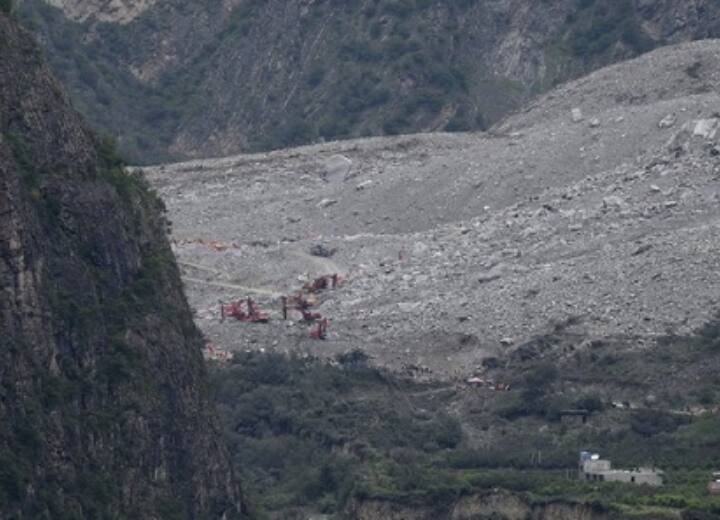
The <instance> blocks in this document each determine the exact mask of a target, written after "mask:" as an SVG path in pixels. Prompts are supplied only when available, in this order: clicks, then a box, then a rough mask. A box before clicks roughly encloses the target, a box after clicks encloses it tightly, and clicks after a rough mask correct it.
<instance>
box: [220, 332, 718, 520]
mask: <svg viewBox="0 0 720 520" xmlns="http://www.w3.org/2000/svg"><path fill="white" fill-rule="evenodd" d="M719 341H720V327H718V325H717V323H713V324H710V325H708V326H707V327H705V328H704V329H703V330H702V331H699V333H698V334H697V335H696V336H692V337H672V338H667V339H666V340H664V341H661V342H660V343H659V344H658V345H657V347H656V349H655V350H654V356H653V357H657V361H656V363H658V364H662V363H665V364H669V365H670V366H671V368H672V369H673V370H678V373H679V374H683V373H684V372H683V370H684V368H683V367H690V366H693V365H695V366H696V365H697V363H698V362H699V360H702V359H704V360H705V362H706V363H708V364H710V365H712V366H714V364H715V363H716V362H717V360H718V359H720V348H718V344H719V343H718V342H719ZM603 348H606V347H601V346H598V347H597V349H599V351H602V349H603ZM605 355H609V354H605ZM615 355H616V356H619V354H617V353H616V354H615ZM635 356H636V354H627V355H626V358H625V359H619V361H617V363H618V364H619V365H621V366H623V367H624V369H623V370H624V371H623V373H624V377H626V378H627V377H631V378H632V377H634V375H637V376H638V377H644V376H643V374H644V373H646V372H647V373H652V372H654V371H656V369H657V365H656V364H655V363H653V362H651V363H650V364H649V366H645V365H648V364H647V353H646V352H645V353H643V357H644V360H641V359H640V358H639V356H638V357H637V358H636V357H635ZM683 360H684V361H683ZM365 361H366V360H365V358H364V356H363V355H362V354H361V353H358V352H356V353H352V354H350V355H346V356H342V357H341V358H339V359H338V360H337V363H334V364H328V363H325V362H321V361H319V360H314V359H301V358H294V357H293V358H285V357H283V356H280V355H274V354H262V355H261V354H249V353H248V354H238V355H236V357H235V359H234V361H233V363H232V364H231V365H230V366H228V367H222V366H217V367H215V368H214V370H213V371H212V378H213V386H214V388H215V393H216V399H217V402H218V405H219V408H220V415H221V417H222V420H223V425H224V431H225V435H226V438H227V439H228V441H229V443H230V447H231V452H232V454H233V457H234V460H235V465H236V470H237V471H238V473H239V474H240V476H241V478H242V479H243V482H244V483H245V485H246V489H247V490H248V492H249V494H250V496H251V499H253V500H254V501H255V502H256V503H257V505H258V506H259V507H260V509H264V510H269V511H273V510H290V509H292V508H303V507H305V508H310V509H315V510H318V511H321V512H325V513H328V514H332V513H337V512H339V511H341V510H342V509H343V508H344V507H345V506H346V504H347V502H348V500H349V499H350V498H353V497H355V498H358V497H359V498H386V499H392V500H398V501H405V500H412V501H416V500H420V502H423V501H428V500H431V501H432V502H433V503H436V504H437V503H447V502H448V501H452V500H454V499H456V498H457V497H458V496H460V495H463V494H468V493H473V492H477V491H481V490H483V489H488V488H491V487H502V488H506V489H509V490H513V491H518V492H522V493H524V494H526V496H527V497H528V499H529V500H530V501H533V502H543V501H548V500H555V499H563V500H569V501H581V502H587V503H594V504H598V505H600V506H602V507H605V508H611V509H616V510H623V511H633V512H634V513H636V514H640V513H643V514H645V513H647V514H651V516H652V514H655V515H659V517H662V515H665V514H669V512H671V510H673V509H686V510H697V511H705V512H706V513H708V514H720V498H711V497H709V496H708V495H707V491H706V485H707V482H708V480H709V477H710V473H711V471H712V470H714V469H717V468H720V415H718V413H717V412H714V413H713V412H705V413H700V414H699V415H691V414H688V413H684V412H682V411H678V410H671V409H669V407H670V404H669V403H661V404H658V405H657V406H656V407H642V406H640V407H633V408H628V409H615V408H612V407H611V406H610V403H609V402H608V400H607V397H606V394H605V393H598V391H597V390H593V389H592V388H597V385H598V382H597V380H596V379H594V378H593V377H589V381H588V386H589V388H588V389H587V390H586V391H582V392H574V393H573V394H572V396H568V395H567V394H566V393H564V392H563V391H562V387H563V384H564V381H565V380H566V379H568V378H569V379H572V380H575V377H576V376H577V374H576V373H574V371H573V369H572V368H567V367H563V370H562V371H559V370H558V369H557V368H555V367H553V365H551V364H548V363H544V362H540V363H537V362H535V363H534V364H533V363H530V364H529V365H528V367H527V368H521V370H522V375H520V376H519V378H518V379H517V381H516V382H515V384H514V386H516V387H517V389H516V390H515V391H513V392H507V393H494V394H493V393H489V394H488V393H486V394H480V395H478V394H476V393H475V392H474V391H467V390H458V389H457V388H454V387H452V386H445V385H442V384H430V383H418V382H413V381H407V380H401V379H397V378H396V377H395V376H392V375H391V374H388V373H385V372H383V371H379V370H376V369H373V368H369V367H368V366H367V364H366V362H365ZM643 361H644V364H643ZM584 363H585V361H583V364H584ZM606 363H607V359H605V357H602V356H597V358H596V360H595V361H594V362H591V364H594V365H595V369H596V370H601V371H604V370H606V369H607V365H606ZM628 374H633V375H630V376H628ZM663 376H664V375H663V374H662V373H661V374H659V375H658V377H659V378H662V377H663ZM583 377H587V376H583ZM614 377H615V376H614V375H613V374H610V375H609V376H608V380H607V381H606V389H607V390H610V389H612V388H615V387H616V384H617V383H616V382H615V381H614ZM680 377H683V376H682V375H681V376H680ZM707 385H708V387H707V389H706V390H704V391H702V392H700V391H698V392H696V393H693V394H692V395H687V396H685V398H684V401H683V402H682V403H676V404H678V405H691V404H692V405H696V406H697V405H700V404H701V403H704V404H705V405H708V404H713V405H715V404H716V403H717V402H718V394H717V393H711V394H709V393H708V390H712V392H716V391H717V390H719V389H720V381H712V380H709V381H707ZM669 386H670V391H672V385H669ZM590 387H592V388H590ZM667 397H669V396H665V397H661V398H660V399H661V401H662V400H664V399H666V398H667ZM568 407H580V408H584V409H587V410H588V411H590V412H591V413H592V417H591V420H590V423H589V426H569V425H567V424H566V423H565V422H563V421H561V420H560V417H559V415H558V413H557V411H558V410H560V409H563V408H568ZM478 408H482V409H484V410H485V411H484V412H482V413H479V412H478V411H477V409H478ZM449 410H454V411H453V412H451V413H450V412H448V411H449ZM508 410H512V412H510V413H509V411H508ZM469 432H474V433H473V434H472V435H469ZM477 435H480V436H481V437H485V438H486V439H487V440H486V441H484V442H482V443H480V445H478V442H477V440H473V439H474V438H475V437H476V436H477ZM585 449H589V450H593V451H598V452H600V453H602V454H603V455H604V456H607V457H609V458H610V459H612V460H614V461H615V462H616V464H617V465H618V466H620V467H637V466H641V465H648V464H654V465H656V466H657V467H661V468H662V469H663V470H664V471H665V472H666V485H665V486H663V487H662V488H658V489H649V488H645V487H637V486H627V485H620V484H612V483H603V484H600V485H598V484H597V483H584V482H580V481H578V480H577V479H576V477H575V475H576V473H575V471H576V468H577V459H578V453H579V452H580V451H581V450H585Z"/></svg>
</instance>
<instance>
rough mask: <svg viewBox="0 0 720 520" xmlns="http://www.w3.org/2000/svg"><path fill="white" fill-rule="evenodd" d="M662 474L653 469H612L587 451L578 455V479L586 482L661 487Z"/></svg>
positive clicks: (598, 456)
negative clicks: (624, 483)
mask: <svg viewBox="0 0 720 520" xmlns="http://www.w3.org/2000/svg"><path fill="white" fill-rule="evenodd" d="M662 475H663V472H662V471H661V470H658V469H654V468H638V469H633V470H627V469H612V464H611V462H610V461H609V460H603V459H601V458H600V455H598V454H593V453H590V452H588V451H583V452H581V453H580V479H581V480H585V481H588V482H626V483H628V484H638V485H640V484H646V485H648V486H662V484H663V480H662V479H663V477H662Z"/></svg>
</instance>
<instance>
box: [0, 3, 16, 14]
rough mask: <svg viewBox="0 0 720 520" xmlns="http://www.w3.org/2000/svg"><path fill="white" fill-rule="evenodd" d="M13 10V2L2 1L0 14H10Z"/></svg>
mask: <svg viewBox="0 0 720 520" xmlns="http://www.w3.org/2000/svg"><path fill="white" fill-rule="evenodd" d="M12 9H13V2H12V0H0V12H3V13H5V14H10V13H11V12H12Z"/></svg>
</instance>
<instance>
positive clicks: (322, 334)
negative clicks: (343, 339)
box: [310, 318, 328, 340]
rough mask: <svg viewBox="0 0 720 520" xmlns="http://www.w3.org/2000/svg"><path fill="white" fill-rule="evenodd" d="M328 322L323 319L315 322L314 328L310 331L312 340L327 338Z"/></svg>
mask: <svg viewBox="0 0 720 520" xmlns="http://www.w3.org/2000/svg"><path fill="white" fill-rule="evenodd" d="M327 328H328V320H327V318H323V319H321V320H319V321H318V322H316V324H315V327H314V328H313V329H312V330H311V331H310V337H311V338H312V339H317V340H324V339H326V337H327Z"/></svg>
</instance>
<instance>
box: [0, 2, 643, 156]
mask: <svg viewBox="0 0 720 520" xmlns="http://www.w3.org/2000/svg"><path fill="white" fill-rule="evenodd" d="M4 1H5V2H7V1H8V0H4ZM223 10H224V8H223V7H222V4H221V2H219V0H212V1H211V2H209V3H207V4H206V5H204V6H203V7H202V8H200V7H198V6H195V5H192V4H187V3H184V2H174V3H171V4H168V5H167V6H166V8H165V10H163V9H161V8H159V7H158V8H153V9H150V10H149V11H147V12H146V13H145V14H143V16H141V17H140V18H138V19H137V20H135V21H133V22H132V23H131V24H112V23H92V24H91V25H88V24H78V23H74V22H71V21H69V20H67V19H65V17H64V16H63V15H62V13H61V12H60V11H59V10H58V9H56V8H54V7H51V6H50V5H48V4H47V3H46V2H43V1H41V0H28V1H26V2H23V3H22V4H21V5H20V6H19V8H18V11H19V12H18V14H19V16H20V18H21V19H22V21H23V23H24V24H25V25H26V26H28V27H29V28H30V29H32V30H33V31H35V32H37V33H39V34H42V35H43V38H42V40H43V41H44V42H45V43H46V45H47V48H48V49H47V50H48V57H49V59H50V62H51V64H52V66H53V69H54V70H55V71H56V73H57V74H58V75H59V76H60V77H61V79H62V81H63V83H64V84H65V85H66V86H67V87H68V90H69V92H70V93H71V95H72V97H73V100H74V102H75V104H76V106H77V107H78V108H79V109H80V111H81V112H82V113H83V114H85V115H86V116H87V117H88V119H89V120H90V121H91V123H92V124H93V125H95V126H96V127H97V128H99V129H101V130H103V131H105V132H107V133H109V134H112V135H114V136H116V137H117V138H118V141H119V144H120V148H121V150H122V152H123V154H124V156H126V157H128V159H129V160H130V162H132V163H148V162H158V161H162V160H167V159H170V158H172V157H175V158H178V157H179V155H178V154H177V153H173V152H171V149H172V147H173V145H174V144H176V142H175V140H176V138H177V137H178V135H179V133H184V132H189V133H191V134H193V133H197V135H198V136H201V137H202V138H203V139H208V137H209V135H210V134H212V133H213V132H215V131H217V132H219V133H220V134H221V135H222V133H223V132H226V131H235V132H236V133H245V132H247V134H246V136H245V138H244V139H245V141H246V142H245V145H244V146H245V149H247V150H251V151H258V150H267V149H275V148H282V147H287V146H293V145H298V144H306V143H310V142H314V141H318V140H330V139H340V138H348V137H356V136H366V135H379V134H398V133H409V132H415V131H418V130H419V129H423V130H427V129H432V130H446V131H466V130H476V129H484V128H486V126H487V125H488V124H490V123H492V122H493V121H495V120H497V119H498V118H499V117H501V116H502V115H504V114H505V113H506V112H507V111H508V110H511V109H512V108H514V107H516V106H517V104H518V103H519V102H520V101H521V100H523V99H526V98H527V97H528V95H530V94H531V93H532V92H539V91H542V90H543V89H545V88H548V87H549V86H551V85H552V84H553V83H555V82H557V81H562V80H565V79H568V78H569V77H572V76H575V75H578V74H581V73H583V72H586V71H588V70H590V69H592V68H595V67H597V66H598V65H602V64H605V63H608V62H610V61H613V60H614V59H616V58H617V57H618V56H631V55H634V54H638V53H640V52H644V51H646V50H648V49H650V48H651V47H652V46H654V45H656V44H657V42H654V41H653V40H651V39H650V38H649V37H648V36H647V35H646V34H645V32H644V31H643V29H642V26H641V23H640V18H639V15H638V14H637V7H636V6H635V5H634V4H633V2H632V0H608V1H600V0H597V1H596V0H577V5H576V7H575V9H574V10H573V11H572V13H571V14H570V15H569V16H568V18H567V20H565V23H564V24H563V25H562V26H561V27H560V29H559V30H558V32H557V34H556V38H555V39H554V40H551V42H550V45H549V46H548V47H547V49H546V61H547V71H548V72H547V77H546V78H544V79H543V80H542V81H540V82H539V83H538V84H536V85H525V84H520V83H519V82H513V81H510V80H507V79H505V78H502V77H496V76H494V75H493V74H492V73H491V72H490V69H491V68H492V67H491V64H488V63H485V62H484V61H483V59H482V57H478V56H476V55H475V52H476V51H477V49H476V48H475V47H474V45H476V43H474V40H476V39H477V38H482V37H484V36H483V34H484V33H483V31H480V32H478V29H477V27H475V26H476V24H477V20H484V19H485V17H490V15H491V10H488V9H487V8H486V7H484V6H483V4H482V3H481V2H479V1H477V0H354V1H352V2H344V3H343V6H342V9H338V6H337V4H336V3H335V2H315V3H313V4H312V7H310V8H307V10H305V9H303V11H307V12H305V13H304V14H302V15H300V16H298V18H297V24H294V25H291V26H287V27H285V29H284V30H283V31H282V32H273V29H272V28H269V29H268V30H265V29H264V28H263V26H266V25H267V24H268V21H269V20H271V19H272V17H273V16H275V14H273V12H274V11H275V10H277V5H276V4H273V3H271V2H268V1H266V0H243V1H242V2H239V3H238V4H237V5H236V6H235V7H234V8H233V10H232V11H231V12H230V13H229V14H225V13H223ZM296 15H297V13H296ZM206 16H207V17H208V18H209V19H211V20H214V21H213V23H216V24H217V27H216V30H213V31H212V32H210V33H205V34H202V35H201V34H197V35H194V36H197V43H196V44H195V45H193V46H190V47H187V48H183V50H182V52H183V53H185V54H183V55H182V56H181V57H178V58H179V59H181V60H182V66H181V67H176V66H169V67H160V66H159V64H156V63H155V62H154V61H153V60H152V59H151V58H152V53H150V52H149V50H148V49H149V48H150V47H152V46H154V45H157V44H158V40H157V39H156V38H157V37H159V36H160V35H165V36H168V35H170V34H171V33H172V31H171V30H170V28H169V24H177V25H178V26H185V25H187V24H188V23H191V22H190V20H197V19H201V18H204V17H206ZM490 21H491V20H490V19H489V18H488V22H490ZM492 23H498V24H499V27H500V26H502V24H503V23H505V22H504V21H502V20H494V21H493V22H492ZM498 30H502V29H501V28H499V29H498ZM88 31H90V33H91V34H92V36H91V37H89V36H88ZM320 37H321V39H319V40H317V41H316V39H317V38H320ZM267 38H274V39H277V40H278V41H277V44H276V45H275V44H273V50H272V51H270V50H269V49H268V48H266V46H267V44H268V42H267V41H266V40H267ZM288 42H292V45H290V46H289V47H288ZM310 42H314V43H310ZM239 49H249V52H251V53H253V52H257V53H259V55H263V53H268V52H272V53H273V54H272V59H273V61H275V60H277V63H278V64H283V65H282V67H288V68H292V69H293V70H298V72H299V73H298V74H297V76H296V75H292V77H286V76H285V75H283V74H278V75H274V74H272V77H273V81H272V82H268V83H267V84H266V85H263V88H260V89H258V88H251V87H250V86H248V82H252V83H253V85H254V84H255V83H256V82H257V81H260V79H259V78H261V77H262V78H267V77H269V76H268V75H269V74H271V72H270V71H268V70H262V71H260V70H257V71H255V74H256V75H257V74H259V76H258V77H256V78H255V77H254V79H252V80H250V79H249V78H248V77H246V76H243V75H242V74H241V75H238V74H237V73H230V72H229V71H228V72H225V64H227V63H234V64H236V65H237V66H242V67H244V68H248V69H252V68H253V67H260V65H261V64H258V63H256V62H254V61H253V60H251V59H246V58H242V56H240V52H239ZM241 64H242V65H241ZM156 68H157V69H158V70H160V69H161V70H162V72H161V73H158V74H157V75H156V74H155V72H154V69H156ZM238 81H242V83H238ZM219 107H222V109H220V108H219ZM226 125H228V128H227V129H226V128H225V126H226ZM183 135H184V134H183ZM196 146H199V147H202V144H196ZM180 148H182V146H181V147H180Z"/></svg>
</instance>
